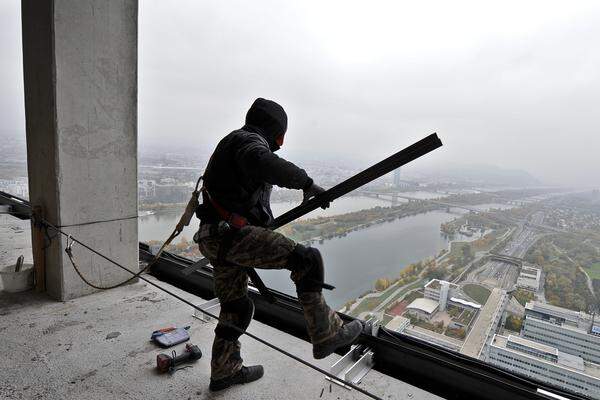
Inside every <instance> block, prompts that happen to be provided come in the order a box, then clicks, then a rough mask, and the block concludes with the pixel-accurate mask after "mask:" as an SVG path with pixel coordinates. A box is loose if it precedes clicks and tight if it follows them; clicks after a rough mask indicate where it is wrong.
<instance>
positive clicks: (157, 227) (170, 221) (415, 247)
mask: <svg viewBox="0 0 600 400" xmlns="http://www.w3.org/2000/svg"><path fill="white" fill-rule="evenodd" d="M295 205H296V204H295V203H273V205H272V208H273V211H274V214H275V215H280V214H281V213H283V212H285V211H287V210H289V209H290V208H293V207H294V206H295ZM389 205H390V203H389V202H387V201H385V200H381V199H376V198H369V197H343V198H341V199H338V200H336V201H335V202H333V203H332V205H331V207H330V208H328V209H326V210H321V209H319V210H315V211H313V212H312V213H310V214H309V215H307V216H306V217H305V218H311V217H316V216H322V215H323V216H325V215H336V214H343V213H347V212H352V211H357V210H361V209H365V208H371V207H375V206H389ZM453 211H455V210H453ZM457 216H458V213H456V212H452V213H448V212H445V211H432V212H429V213H425V214H419V215H415V216H411V217H406V218H402V219H397V220H394V221H392V222H387V223H383V224H378V225H373V226H371V227H369V228H366V229H363V230H359V231H356V232H352V233H350V234H348V235H347V236H345V237H343V238H334V239H330V240H327V241H325V242H324V243H322V244H315V246H316V247H317V248H319V250H321V252H322V254H323V258H324V261H325V265H326V271H327V275H326V279H327V282H328V283H330V284H332V285H334V286H336V289H335V290H334V291H331V292H329V291H325V292H326V293H325V295H326V297H327V299H328V301H329V302H330V303H331V305H332V307H335V308H338V307H340V306H341V305H343V304H344V303H345V302H346V301H348V300H350V299H353V298H355V297H357V296H359V295H360V294H362V293H364V292H365V291H367V290H369V289H371V288H372V287H373V285H374V282H375V280H376V279H377V278H381V277H387V278H394V277H396V276H397V275H398V273H399V272H400V271H401V270H402V269H403V268H405V267H406V266H407V265H408V264H410V263H412V262H416V261H419V260H422V259H424V258H426V257H429V256H432V255H435V254H437V253H439V251H440V250H441V249H443V248H446V247H447V246H448V240H447V239H446V238H444V237H443V236H442V235H441V233H440V224H442V223H443V222H447V221H450V220H452V219H454V218H456V217H457ZM178 218H179V216H178V215H177V214H176V213H158V214H155V215H150V216H146V217H142V218H140V225H139V235H140V240H141V241H147V240H151V239H155V240H164V239H163V238H166V236H168V234H169V233H170V231H171V229H173V226H174V225H175V224H176V223H177V221H178ZM196 223H197V221H194V222H193V226H191V227H188V228H186V230H185V231H184V233H183V235H184V236H186V237H187V239H191V237H192V236H193V234H194V232H195V230H196V229H197V225H196ZM261 275H262V276H263V277H264V280H265V282H266V283H267V284H268V285H269V286H271V287H273V288H274V289H277V290H280V291H283V292H286V293H289V294H294V293H295V292H294V287H293V285H292V283H291V282H290V280H289V273H288V272H286V271H264V272H262V273H261Z"/></svg>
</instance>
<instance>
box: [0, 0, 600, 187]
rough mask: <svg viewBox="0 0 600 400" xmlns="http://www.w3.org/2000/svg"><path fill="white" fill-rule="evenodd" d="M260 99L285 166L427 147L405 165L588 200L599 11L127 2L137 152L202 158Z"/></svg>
mask: <svg viewBox="0 0 600 400" xmlns="http://www.w3.org/2000/svg"><path fill="white" fill-rule="evenodd" d="M173 4H176V5H177V7H174V6H173ZM19 9H20V1H16V0H2V1H1V2H0V55H2V56H0V80H1V87H2V91H1V92H0V130H5V131H23V130H24V112H23V94H22V92H23V85H22V64H21V50H20V46H21V40H20V21H19V15H20V11H19ZM258 96H261V97H267V98H271V99H274V100H276V101H278V102H280V103H281V104H282V105H283V106H284V107H285V108H286V110H287V112H288V116H289V130H288V135H287V136H286V143H285V147H284V153H283V154H284V155H285V154H288V155H294V154H298V153H302V154H309V153H311V152H312V153H313V154H314V155H316V156H318V157H323V156H328V157H332V158H334V157H344V158H363V159H368V160H374V159H376V158H380V157H383V156H386V155H389V154H390V153H392V152H393V151H396V150H398V149H400V148H402V147H404V146H406V145H408V144H410V143H411V142H413V141H415V140H417V139H420V138H421V137H423V136H425V135H427V134H429V133H431V132H438V134H439V136H440V137H441V139H442V141H443V142H444V147H443V148H442V149H439V150H436V151H435V154H433V153H432V154H430V155H429V156H427V159H426V160H423V161H419V163H420V164H419V165H422V166H424V167H425V166H430V165H443V164H444V163H449V162H452V163H485V164H494V165H498V166H502V167H507V168H522V169H525V170H527V171H529V172H531V173H532V174H533V175H535V176H536V177H538V178H540V179H542V180H543V181H545V182H548V183H559V184H568V183H575V184H586V183H587V184H590V183H591V184H595V185H597V184H598V182H599V181H600V154H599V150H600V2H598V1H589V2H587V1H562V2H553V1H522V0H521V1H495V2H490V1H468V2H467V1H452V2H449V1H436V2H433V1H420V2H414V1H411V2H408V1H406V2H401V1H389V2H382V1H371V2H365V1H357V2H353V1H339V2H338V1H302V2H281V1H252V2H247V1H226V2H219V1H202V2H199V1H192V0H190V1H181V0H180V1H177V2H169V1H164V0H141V1H140V14H139V136H140V144H144V143H156V142H157V141H158V140H160V139H165V138H168V139H169V142H170V143H175V142H177V141H179V142H181V143H190V145H192V144H193V145H194V147H195V146H203V145H205V146H207V147H212V146H213V145H214V144H215V143H216V141H217V140H218V139H219V138H220V137H221V136H223V135H224V134H225V133H227V132H229V131H231V130H233V129H235V128H237V127H239V126H241V125H242V122H243V117H244V114H245V111H246V109H247V107H248V106H249V105H250V103H251V102H252V100H253V99H254V98H255V97H258ZM290 149H293V151H291V150H290Z"/></svg>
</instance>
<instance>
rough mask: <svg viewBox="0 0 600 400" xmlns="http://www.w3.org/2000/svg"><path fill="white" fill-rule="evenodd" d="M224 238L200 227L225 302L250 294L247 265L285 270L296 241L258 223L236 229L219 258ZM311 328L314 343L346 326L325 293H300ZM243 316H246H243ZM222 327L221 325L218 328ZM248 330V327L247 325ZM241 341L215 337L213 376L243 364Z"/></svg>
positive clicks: (230, 316)
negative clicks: (328, 303)
mask: <svg viewBox="0 0 600 400" xmlns="http://www.w3.org/2000/svg"><path fill="white" fill-rule="evenodd" d="M222 242H223V238H222V237H220V236H217V235H210V225H203V226H202V227H201V228H200V232H199V240H198V245H199V248H200V252H201V253H202V254H203V255H204V256H205V257H206V258H208V259H209V260H210V261H211V264H212V266H213V275H214V285H215V294H216V296H217V297H218V298H219V301H220V302H221V304H224V303H227V302H232V301H234V300H238V299H240V298H243V297H245V296H247V293H248V274H247V273H246V271H245V267H254V268H262V269H285V268H287V267H288V258H289V257H290V254H292V252H293V251H294V248H295V247H296V243H295V242H294V241H293V240H291V239H288V238H287V237H285V236H283V235H282V234H280V233H278V232H273V231H271V230H269V229H265V228H261V227H257V226H245V227H243V228H242V229H240V230H239V231H237V232H236V234H235V236H234V237H233V239H232V240H231V244H230V246H229V249H228V250H227V251H226V252H225V253H224V254H222V255H221V258H222V260H220V261H221V262H218V261H217V258H218V254H219V249H220V247H221V244H222ZM301 277H302V271H295V272H292V274H291V279H292V280H293V281H294V282H297V281H298V279H300V278H301ZM298 298H299V300H300V303H301V304H302V309H303V311H304V317H305V319H306V323H307V330H308V333H309V336H310V338H311V341H312V343H313V344H316V343H321V342H323V341H325V340H327V339H330V338H331V337H333V336H334V335H335V334H336V333H337V332H338V330H339V328H340V327H341V326H342V321H341V319H340V318H339V316H338V315H337V314H336V313H335V312H334V311H333V310H331V309H330V308H329V306H327V304H326V303H325V299H324V298H323V295H322V293H320V292H308V293H299V296H298ZM219 318H221V319H223V320H226V321H228V322H231V323H233V324H236V326H238V325H237V323H238V322H239V320H240V318H241V316H240V315H236V314H235V313H231V312H223V309H221V313H220V314H219ZM242 319H243V318H242ZM217 328H218V327H217ZM243 329H245V327H244V328H243ZM242 361H243V360H242V358H241V356H240V342H239V341H238V340H235V341H229V340H226V339H224V338H221V337H219V336H218V335H216V336H215V340H214V342H213V349H212V360H211V377H212V378H213V379H221V378H224V377H227V376H230V375H232V374H234V373H235V372H237V371H238V370H239V369H240V368H241V367H242Z"/></svg>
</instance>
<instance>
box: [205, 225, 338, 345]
mask: <svg viewBox="0 0 600 400" xmlns="http://www.w3.org/2000/svg"><path fill="white" fill-rule="evenodd" d="M211 243H214V241H213V240H206V241H201V244H200V251H201V252H202V253H203V254H204V255H205V256H206V257H208V258H209V259H212V258H216V256H217V255H216V251H217V250H218V248H217V246H216V245H214V244H212V245H211ZM222 258H223V263H224V264H233V265H239V266H243V267H256V268H262V269H284V268H285V269H289V270H291V271H292V274H291V278H292V280H293V281H294V283H296V288H297V292H298V299H299V300H300V304H302V309H303V311H304V316H305V318H306V322H307V328H308V333H309V336H310V338H311V341H312V342H313V344H319V343H322V342H325V341H327V340H328V339H331V338H332V337H333V336H335V335H336V333H338V331H339V330H340V327H341V326H342V321H341V319H340V317H339V316H338V315H337V313H336V312H335V311H333V310H332V309H331V308H329V306H328V305H327V303H326V302H325V298H324V297H323V294H322V293H321V291H322V287H321V284H322V283H323V275H324V271H323V263H322V261H321V257H320V254H319V252H318V250H316V249H313V248H310V247H308V248H307V247H304V246H302V245H299V244H296V242H294V241H293V240H291V239H289V238H287V237H285V236H283V235H282V234H280V233H278V232H273V231H271V230H269V229H265V228H261V227H256V226H247V227H244V228H242V229H241V230H240V231H238V232H237V233H236V235H235V236H234V237H233V240H232V242H231V245H230V247H229V249H228V251H226V252H225V253H224V254H223V256H222ZM246 282H247V281H246ZM218 284H219V282H218V281H217V278H215V285H218ZM225 284H226V282H223V285H225Z"/></svg>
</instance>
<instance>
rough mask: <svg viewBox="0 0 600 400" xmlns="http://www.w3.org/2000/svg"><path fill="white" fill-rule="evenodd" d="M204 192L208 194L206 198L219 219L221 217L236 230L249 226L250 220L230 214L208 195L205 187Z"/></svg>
mask: <svg viewBox="0 0 600 400" xmlns="http://www.w3.org/2000/svg"><path fill="white" fill-rule="evenodd" d="M202 192H204V194H206V197H207V198H208V200H209V201H210V204H212V206H213V208H214V209H215V211H216V212H217V214H219V217H221V219H223V221H225V222H227V223H228V224H229V225H230V226H232V227H233V228H236V229H242V228H243V227H244V226H246V225H248V224H249V222H248V219H247V218H246V217H244V216H242V215H240V214H237V213H234V212H230V211H228V210H226V209H225V208H224V207H223V206H221V205H220V204H219V203H218V202H217V201H216V200H215V199H213V197H212V196H211V195H210V193H208V190H206V188H204V187H203V188H202Z"/></svg>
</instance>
